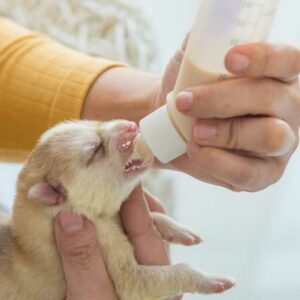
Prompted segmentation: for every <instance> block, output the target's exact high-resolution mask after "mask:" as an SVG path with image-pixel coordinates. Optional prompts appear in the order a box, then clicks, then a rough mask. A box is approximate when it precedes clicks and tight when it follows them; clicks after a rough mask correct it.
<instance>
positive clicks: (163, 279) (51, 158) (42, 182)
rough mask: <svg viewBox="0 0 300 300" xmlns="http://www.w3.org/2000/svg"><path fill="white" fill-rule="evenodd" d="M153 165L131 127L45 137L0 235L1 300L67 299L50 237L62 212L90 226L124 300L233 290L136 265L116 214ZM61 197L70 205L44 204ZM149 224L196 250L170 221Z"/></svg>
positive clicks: (65, 130)
mask: <svg viewBox="0 0 300 300" xmlns="http://www.w3.org/2000/svg"><path fill="white" fill-rule="evenodd" d="M151 162H152V155H151V153H150V152H149V151H147V148H146V147H145V146H144V144H143V142H142V140H141V139H140V137H139V134H138V127H137V125H136V124H135V123H132V122H127V121H112V122H106V123H102V122H92V121H74V122H67V123H62V124H60V125H58V126H56V127H54V128H52V129H50V130H49V131H48V132H46V133H45V134H44V135H43V136H42V137H41V139H40V141H39V142H38V145H37V147H36V148H35V149H34V150H33V152H32V154H31V155H30V157H29V159H28V161H27V162H26V164H25V166H24V168H23V169H22V171H21V173H20V175H19V178H18V182H17V194H16V199H15V204H14V208H13V217H12V220H11V222H10V223H7V224H6V225H1V227H0V228H1V229H0V299H11V300H29V299H30V300H40V299H43V300H58V299H64V298H65V295H66V285H65V279H64V273H63V269H62V266H61V262H60V258H59V254H58V252H57V249H56V244H55V240H54V235H53V220H54V218H55V216H56V215H57V213H58V212H60V211H73V212H76V213H79V214H82V215H85V216H87V217H88V218H89V219H90V220H91V221H93V223H94V224H95V226H96V229H97V233H98V239H99V242H100V243H101V245H102V251H103V255H104V258H105V262H106V265H107V269H108V272H109V274H110V276H111V278H112V280H113V283H114V285H115V288H116V291H117V294H118V296H119V298H120V299H121V300H158V299H166V298H170V297H172V296H174V295H177V294H182V293H205V294H209V293H219V292H223V291H225V290H227V289H229V288H231V287H232V286H233V285H234V281H233V280H231V279H230V278H226V277H223V276H212V275H208V274H205V273H202V272H200V271H198V270H195V269H193V268H191V267H189V266H187V265H185V264H178V265H171V266H162V267H157V266H153V267H152V266H140V265H138V264H137V262H136V260H135V257H134V251H133V248H132V246H131V244H130V242H129V240H128V238H127V236H126V235H125V233H124V231H123V229H122V226H121V222H120V218H119V210H120V206H121V204H122V203H123V201H124V200H125V199H126V198H127V197H128V196H129V194H130V193H131V192H132V190H133V189H134V188H135V187H136V186H137V184H138V183H139V181H140V177H141V175H142V174H143V173H144V172H145V171H146V169H147V168H148V167H149V166H150V164H151ZM60 195H62V196H63V197H64V198H65V201H64V202H62V203H61V204H59V205H53V206H49V205H46V204H43V202H49V201H52V200H53V201H55V200H56V199H57V198H58V197H59V196H60ZM35 200H39V201H35ZM152 217H153V224H154V226H156V227H157V230H158V231H159V232H160V233H161V234H162V236H163V237H164V238H165V239H167V240H175V241H176V240H177V241H179V242H180V241H183V240H188V241H189V243H194V242H195V243H196V242H197V240H198V242H199V237H197V236H196V235H195V234H193V233H192V232H191V231H190V230H188V229H187V228H185V227H183V226H181V225H179V224H177V223H175V222H174V221H173V220H172V219H171V218H169V217H166V216H164V215H162V214H157V213H156V214H153V215H152Z"/></svg>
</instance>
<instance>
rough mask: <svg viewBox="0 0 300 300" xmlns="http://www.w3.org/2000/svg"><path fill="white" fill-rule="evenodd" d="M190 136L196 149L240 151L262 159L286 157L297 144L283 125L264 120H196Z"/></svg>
mask: <svg viewBox="0 0 300 300" xmlns="http://www.w3.org/2000/svg"><path fill="white" fill-rule="evenodd" d="M192 136H193V140H194V142H195V143H197V144H198V145H199V146H209V147H216V148H223V149H229V150H242V151H246V152H250V153H253V154H255V155H260V156H264V157H279V156H283V155H286V154H288V153H291V152H292V151H293V150H294V149H295V146H296V144H297V138H296V135H295V133H294V132H293V131H292V129H291V128H290V126H289V125H288V124H287V123H286V122H284V121H282V120H279V119H274V118H264V117H261V118H232V119H228V120H218V119H213V120H199V121H197V122H196V124H195V126H194V128H193V133H192Z"/></svg>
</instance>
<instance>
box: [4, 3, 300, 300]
mask: <svg viewBox="0 0 300 300" xmlns="http://www.w3.org/2000/svg"><path fill="white" fill-rule="evenodd" d="M42 2H43V5H44V8H45V7H46V6H45V5H52V6H57V4H58V3H60V4H61V5H62V4H66V3H69V4H70V3H71V2H72V3H75V5H76V7H77V9H78V10H79V11H80V8H79V7H80V5H83V3H85V5H86V4H89V5H92V6H91V7H93V5H95V3H96V4H97V3H98V4H99V5H100V7H104V6H108V7H109V9H110V10H108V11H106V12H105V14H104V13H103V11H102V10H101V12H100V11H99V10H98V11H97V14H96V13H95V11H94V14H93V16H92V18H93V20H94V22H95V23H96V24H97V23H99V20H101V21H102V22H105V20H107V18H109V17H110V18H111V14H112V15H114V16H115V15H116V11H117V12H118V18H117V20H116V19H114V20H115V22H116V23H115V25H116V26H115V27H114V28H113V30H112V31H110V33H109V35H105V34H103V36H102V37H101V39H100V35H101V30H102V29H101V28H98V27H97V26H96V27H95V26H90V27H89V26H87V27H85V29H82V30H81V31H80V30H77V29H76V28H77V27H76V26H77V25H78V24H76V23H74V20H72V22H71V23H72V24H69V25H70V26H69V27H67V26H65V28H67V29H68V30H69V31H68V32H67V29H65V32H64V33H63V34H62V33H61V32H59V30H58V31H55V30H52V32H49V30H50V28H49V27H51V26H50V25H51V24H53V23H55V24H56V25H57V24H59V22H58V21H57V22H55V20H57V18H58V15H57V14H59V13H60V10H62V11H65V9H66V7H65V8H64V7H63V6H61V8H59V7H56V8H55V10H54V12H53V16H54V17H51V16H48V17H47V18H46V17H45V18H41V16H42V14H43V13H44V14H45V11H48V12H49V10H45V9H44V12H43V10H41V9H40V8H41V6H42V5H41V3H42ZM93 2H94V3H93ZM47 3H48V4H47ZM26 4H28V5H26ZM198 4H199V0H164V1H161V0H151V1H147V0H136V1H128V2H127V1H105V0H98V1H96V0H95V1H90V0H86V1H79V0H77V1H76V0H73V1H71V0H69V1H53V0H52V1H46V0H45V1H38V0H28V1H26V0H0V12H2V14H5V15H8V16H10V17H12V18H14V19H15V20H17V21H18V22H20V23H22V24H24V25H26V26H28V27H31V28H34V29H36V30H40V31H45V32H46V33H48V34H50V35H52V36H54V37H55V38H57V39H60V40H64V42H65V43H66V44H68V45H71V46H72V47H75V48H77V49H80V50H81V51H84V52H87V53H91V54H98V55H106V56H109V55H110V56H112V57H120V58H122V59H124V60H126V61H128V62H130V63H131V64H132V65H134V66H136V67H139V68H142V69H145V70H152V71H156V72H162V70H163V69H164V66H165V65H166V63H167V62H168V60H169V58H170V57H171V55H172V54H173V53H174V51H175V50H176V49H177V48H178V47H179V45H180V44H181V41H182V39H183V37H184V35H185V33H186V31H187V30H188V29H189V28H190V27H191V24H192V20H193V18H194V15H195V12H196V8H197V6H198ZM94 7H95V6H94ZM72 12H73V13H75V12H76V10H75V12H74V9H73V10H72ZM34 13H36V14H37V15H36V19H35V18H33V17H32V15H34ZM68 13H70V12H68ZM85 13H86V14H88V13H89V12H87V9H85ZM299 13H300V2H299V1H297V0H284V1H281V6H280V9H279V12H278V15H277V18H276V22H275V26H274V30H273V33H272V37H271V40H272V41H281V42H288V43H293V44H295V45H297V46H300V22H299ZM26 14H28V15H26ZM30 14H31V17H29V16H30ZM80 14H81V12H80ZM80 16H82V15H80ZM128 16H129V17H130V18H129V19H130V20H131V22H128ZM37 19H38V21H37ZM74 19H75V18H74ZM87 19H89V18H87ZM79 20H81V21H80V22H82V20H84V18H81V19H80V18H79ZM110 21H111V19H110ZM95 23H94V24H95ZM128 23H129V24H128ZM79 25H80V28H81V27H82V26H81V25H82V24H81V23H79ZM83 27H84V26H83ZM72 30H73V31H72ZM50 31H51V30H50ZM72 32H73V36H75V38H72ZM89 32H93V34H94V35H92V36H93V37H94V39H93V40H92V41H91V40H89V39H88V38H87V36H89V35H88V33H89ZM98 33H99V34H98ZM102 33H103V32H102ZM76 36H77V39H76ZM78 36H79V37H80V41H81V42H80V43H78V42H77V44H75V42H74V41H78ZM120 41H122V42H120ZM93 45H94V46H93ZM101 45H104V46H103V47H101ZM99 47H101V49H99ZM98 50H99V52H97V51H98ZM95 52H96V53H95ZM0 122H1V121H0ZM0 138H1V137H0ZM299 154H300V153H299V151H298V152H297V153H296V154H295V155H294V157H293V159H292V160H291V162H290V164H289V167H288V169H287V171H286V173H285V175H284V177H283V178H282V180H281V181H280V182H279V183H278V184H276V185H275V186H273V187H270V188H269V189H267V190H265V191H263V192H260V193H255V194H248V193H240V194H236V193H233V192H229V191H226V190H224V189H221V188H218V187H214V186H211V185H208V184H204V183H201V182H199V181H196V180H194V179H192V178H190V177H188V176H186V175H183V174H174V173H169V172H160V173H159V177H158V179H157V178H156V180H155V181H154V180H153V175H152V177H151V175H150V177H149V178H147V184H148V185H149V186H150V189H151V190H152V191H153V192H154V193H155V194H157V195H159V196H160V197H163V198H166V199H167V206H168V208H169V211H170V213H171V214H172V215H173V216H174V217H175V218H176V219H177V220H178V221H179V222H181V223H184V224H186V225H188V226H190V227H192V228H194V229H195V230H196V231H198V232H199V233H200V234H201V235H202V236H204V239H205V243H204V244H203V245H200V246H197V247H192V248H184V247H180V246H176V247H174V248H173V252H172V255H173V261H174V262H187V263H189V264H191V265H193V266H195V267H198V268H201V269H202V270H205V271H208V272H216V273H224V274H228V275H231V276H233V277H234V278H236V279H237V281H238V285H237V287H236V288H235V289H234V290H232V291H230V292H228V293H227V294H224V295H218V296H210V298H213V299H214V298H215V299H220V300H227V299H230V300H253V299H255V300H283V299H284V300H298V299H300V190H299V186H298V185H299V178H300V176H299V174H300V155H299ZM20 168H21V165H18V164H4V163H2V164H0V204H1V205H2V206H5V207H6V209H7V210H10V209H11V205H12V201H13V195H14V190H15V180H16V176H17V173H18V171H19V170H20ZM155 176H156V175H155ZM205 298H206V297H205V296H202V297H201V296H200V297H199V296H192V295H187V296H185V298H184V299H187V300H192V299H205Z"/></svg>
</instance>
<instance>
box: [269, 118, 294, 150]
mask: <svg viewBox="0 0 300 300" xmlns="http://www.w3.org/2000/svg"><path fill="white" fill-rule="evenodd" d="M268 131H269V134H267V136H266V139H265V143H266V148H267V150H268V151H269V152H270V154H271V155H274V156H281V155H284V154H286V153H287V152H289V151H290V150H291V149H292V148H293V147H294V146H295V144H296V137H295V135H294V133H293V132H292V130H291V128H290V127H289V125H288V124H287V123H286V122H284V121H282V120H271V121H270V122H269V130H268Z"/></svg>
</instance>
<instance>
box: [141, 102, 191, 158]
mask: <svg viewBox="0 0 300 300" xmlns="http://www.w3.org/2000/svg"><path fill="white" fill-rule="evenodd" d="M140 131H141V134H142V137H143V138H144V140H145V141H146V143H147V145H148V147H149V148H150V149H151V151H152V153H153V154H154V156H155V157H156V158H157V159H158V160H160V161H161V162H162V163H169V162H170V161H172V160H174V159H175V158H177V157H179V156H181V155H183V154H184V153H186V148H187V145H186V142H185V141H184V140H183V138H182V137H181V136H180V134H179V133H178V132H177V131H176V129H175V126H174V124H173V122H172V120H171V118H170V116H169V113H168V109H167V105H165V106H163V107H161V108H159V109H158V110H156V111H154V112H153V113H152V114H150V115H148V116H147V117H145V118H144V119H142V120H141V121H140Z"/></svg>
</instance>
